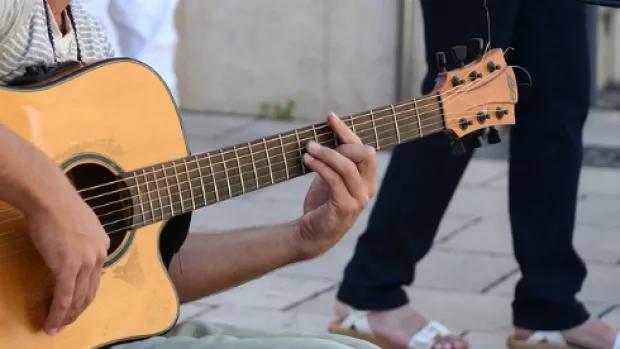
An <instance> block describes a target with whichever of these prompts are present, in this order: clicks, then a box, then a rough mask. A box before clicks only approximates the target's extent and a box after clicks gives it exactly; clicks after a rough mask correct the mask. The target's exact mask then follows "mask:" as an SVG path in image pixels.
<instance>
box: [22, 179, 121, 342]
mask: <svg viewBox="0 0 620 349" xmlns="http://www.w3.org/2000/svg"><path fill="white" fill-rule="evenodd" d="M60 186H61V188H62V189H60V191H61V192H60V193H59V195H55V197H54V203H53V204H49V205H45V206H39V207H37V208H36V209H35V210H33V211H32V212H29V214H27V215H26V221H27V224H28V233H29V235H30V237H31V239H32V241H33V244H34V246H35V247H36V249H37V250H38V251H39V253H40V254H41V257H42V258H43V260H44V261H45V263H46V264H47V266H48V267H49V269H50V271H51V273H52V275H53V276H54V279H55V287H54V294H53V300H52V304H51V307H50V309H49V314H48V317H47V320H46V322H45V324H44V328H43V329H44V330H45V332H47V333H48V334H49V335H55V334H56V333H57V332H59V331H60V330H62V329H63V328H64V327H65V326H67V325H69V324H71V323H73V322H74V321H75V320H76V319H77V318H78V317H79V316H80V315H81V314H82V313H83V312H84V310H86V308H87V307H88V306H89V305H90V304H91V303H92V301H93V300H94V298H95V295H96V292H97V289H98V288H99V281H100V278H101V274H102V271H103V264H104V262H105V259H106V257H107V251H108V248H109V246H110V239H109V238H108V235H107V234H106V232H105V230H104V229H103V227H102V226H101V223H100V222H99V219H98V218H97V216H96V215H95V213H94V212H93V211H92V210H91V208H90V207H89V206H87V205H86V203H85V202H84V201H83V200H82V198H81V197H80V196H79V194H78V193H77V192H75V190H74V189H73V187H72V186H71V185H70V184H69V183H68V181H67V182H66V183H64V182H63V183H62V184H61V185H60ZM55 192H57V191H55Z"/></svg>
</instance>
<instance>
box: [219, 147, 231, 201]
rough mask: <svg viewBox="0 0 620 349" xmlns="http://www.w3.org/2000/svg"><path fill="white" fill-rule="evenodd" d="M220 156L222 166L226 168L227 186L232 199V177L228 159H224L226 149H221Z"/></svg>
mask: <svg viewBox="0 0 620 349" xmlns="http://www.w3.org/2000/svg"><path fill="white" fill-rule="evenodd" d="M220 156H221V157H222V166H224V175H225V176H226V184H227V186H228V198H232V196H233V195H232V188H231V186H230V177H229V176H228V166H227V165H226V158H224V149H220Z"/></svg>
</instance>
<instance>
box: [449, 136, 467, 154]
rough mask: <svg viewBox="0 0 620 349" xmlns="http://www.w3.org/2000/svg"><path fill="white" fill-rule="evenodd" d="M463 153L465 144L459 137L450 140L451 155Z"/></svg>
mask: <svg viewBox="0 0 620 349" xmlns="http://www.w3.org/2000/svg"><path fill="white" fill-rule="evenodd" d="M463 154H465V145H463V141H461V140H460V139H455V140H453V141H452V155H454V156H461V155H463Z"/></svg>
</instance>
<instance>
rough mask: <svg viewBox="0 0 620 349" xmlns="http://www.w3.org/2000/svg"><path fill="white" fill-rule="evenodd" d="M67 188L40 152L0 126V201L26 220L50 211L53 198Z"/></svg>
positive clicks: (60, 172)
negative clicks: (14, 209) (19, 212)
mask: <svg viewBox="0 0 620 349" xmlns="http://www.w3.org/2000/svg"><path fill="white" fill-rule="evenodd" d="M71 188H72V186H71V183H70V182H69V181H68V180H67V178H66V177H65V176H64V174H63V173H62V171H60V169H59V168H58V167H57V166H56V165H55V164H54V163H53V162H52V161H51V160H50V159H49V158H48V157H47V156H46V155H45V154H44V153H43V152H42V151H41V150H39V149H38V148H37V147H35V146H34V145H32V144H31V143H29V142H27V141H26V140H24V139H23V138H21V137H20V136H19V135H17V134H15V133H14V132H12V131H11V130H9V129H8V128H6V127H5V126H3V125H2V124H0V200H2V201H5V202H7V203H9V204H11V205H13V206H15V207H16V208H18V209H19V210H21V211H22V212H23V213H24V214H25V215H26V216H29V215H32V214H34V213H35V212H40V211H41V210H44V211H45V210H47V209H48V208H50V207H52V206H53V205H55V204H54V202H55V201H56V199H57V194H60V193H63V192H66V191H67V189H71ZM63 189H64V191H62V190H63Z"/></svg>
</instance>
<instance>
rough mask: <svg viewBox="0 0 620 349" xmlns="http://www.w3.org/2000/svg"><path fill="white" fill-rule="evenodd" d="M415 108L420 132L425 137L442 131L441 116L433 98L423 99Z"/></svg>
mask: <svg viewBox="0 0 620 349" xmlns="http://www.w3.org/2000/svg"><path fill="white" fill-rule="evenodd" d="M417 106H418V111H419V115H420V122H421V124H422V131H423V133H424V134H425V135H429V134H434V133H437V132H440V131H442V130H443V129H444V127H443V126H442V123H443V114H442V110H441V105H440V104H439V101H438V100H436V99H435V98H425V99H423V100H419V101H418V104H417ZM422 116H424V117H422Z"/></svg>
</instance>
